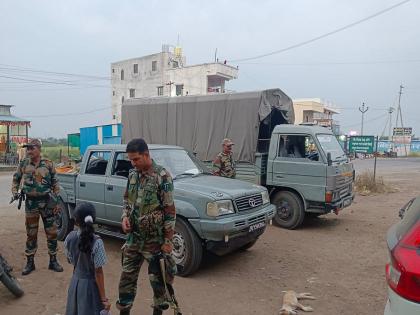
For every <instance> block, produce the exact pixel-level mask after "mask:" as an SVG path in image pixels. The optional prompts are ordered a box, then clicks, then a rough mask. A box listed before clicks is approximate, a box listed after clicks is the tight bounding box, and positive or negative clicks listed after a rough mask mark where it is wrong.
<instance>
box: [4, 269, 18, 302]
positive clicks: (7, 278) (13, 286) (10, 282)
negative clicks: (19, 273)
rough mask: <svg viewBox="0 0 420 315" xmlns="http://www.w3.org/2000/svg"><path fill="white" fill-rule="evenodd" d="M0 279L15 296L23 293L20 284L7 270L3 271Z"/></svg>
mask: <svg viewBox="0 0 420 315" xmlns="http://www.w3.org/2000/svg"><path fill="white" fill-rule="evenodd" d="M0 281H1V282H3V284H4V285H5V286H6V288H8V289H9V290H10V292H12V293H13V295H14V296H16V297H21V296H22V295H23V290H22V288H21V287H20V284H19V283H18V282H17V280H16V278H15V277H13V276H12V275H11V274H9V273H7V272H3V274H2V275H1V276H0Z"/></svg>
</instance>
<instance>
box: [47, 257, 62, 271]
mask: <svg viewBox="0 0 420 315" xmlns="http://www.w3.org/2000/svg"><path fill="white" fill-rule="evenodd" d="M48 269H50V270H54V271H55V272H63V267H61V266H60V264H59V263H58V261H57V256H55V255H51V256H50V264H49V265H48Z"/></svg>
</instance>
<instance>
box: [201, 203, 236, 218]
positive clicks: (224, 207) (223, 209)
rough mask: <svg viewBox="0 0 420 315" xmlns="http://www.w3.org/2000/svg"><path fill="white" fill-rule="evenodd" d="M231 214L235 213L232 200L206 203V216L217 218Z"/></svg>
mask: <svg viewBox="0 0 420 315" xmlns="http://www.w3.org/2000/svg"><path fill="white" fill-rule="evenodd" d="M231 213H235V210H234V209H233V203H232V200H218V201H213V202H209V203H207V215H208V216H210V217H218V216H220V215H225V214H231Z"/></svg>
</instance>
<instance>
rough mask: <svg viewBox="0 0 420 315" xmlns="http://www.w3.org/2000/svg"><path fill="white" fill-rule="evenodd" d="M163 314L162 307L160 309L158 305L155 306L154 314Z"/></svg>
mask: <svg viewBox="0 0 420 315" xmlns="http://www.w3.org/2000/svg"><path fill="white" fill-rule="evenodd" d="M162 314H163V311H162V309H160V308H158V307H154V308H153V315H162Z"/></svg>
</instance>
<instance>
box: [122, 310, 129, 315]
mask: <svg viewBox="0 0 420 315" xmlns="http://www.w3.org/2000/svg"><path fill="white" fill-rule="evenodd" d="M120 315H130V310H129V309H128V310H120Z"/></svg>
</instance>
